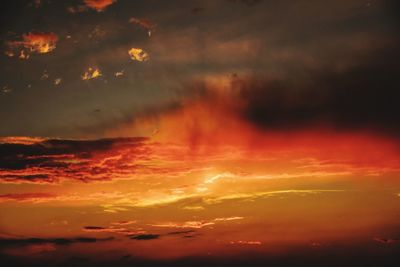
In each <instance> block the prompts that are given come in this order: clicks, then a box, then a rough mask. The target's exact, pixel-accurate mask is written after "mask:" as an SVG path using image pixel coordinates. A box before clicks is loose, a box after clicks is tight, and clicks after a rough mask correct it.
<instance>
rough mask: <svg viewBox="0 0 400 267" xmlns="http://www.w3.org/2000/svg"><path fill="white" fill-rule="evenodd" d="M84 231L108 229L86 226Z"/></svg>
mask: <svg viewBox="0 0 400 267" xmlns="http://www.w3.org/2000/svg"><path fill="white" fill-rule="evenodd" d="M83 229H85V230H104V229H106V228H104V227H101V226H84V227H83Z"/></svg>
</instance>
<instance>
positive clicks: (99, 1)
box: [84, 0, 116, 12]
mask: <svg viewBox="0 0 400 267" xmlns="http://www.w3.org/2000/svg"><path fill="white" fill-rule="evenodd" d="M84 2H85V5H86V6H87V7H89V8H93V9H95V10H96V11H97V12H101V11H104V10H105V9H106V8H107V7H108V6H110V5H112V4H113V3H114V2H116V0H84Z"/></svg>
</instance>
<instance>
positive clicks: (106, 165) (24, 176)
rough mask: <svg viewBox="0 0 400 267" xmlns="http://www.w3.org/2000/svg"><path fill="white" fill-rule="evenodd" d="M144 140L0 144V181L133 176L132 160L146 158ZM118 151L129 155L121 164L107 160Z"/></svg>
mask: <svg viewBox="0 0 400 267" xmlns="http://www.w3.org/2000/svg"><path fill="white" fill-rule="evenodd" d="M146 140H147V139H145V138H114V139H99V140H61V139H48V140H43V141H38V142H33V143H28V144H21V143H12V142H11V143H7V142H5V143H0V180H3V181H8V182H43V183H46V182H47V183H53V182H57V181H59V180H60V179H62V178H65V179H75V180H82V181H85V180H86V181H88V180H90V179H91V178H90V177H92V178H94V177H97V178H96V179H98V180H104V179H106V180H107V179H111V178H112V174H115V172H113V171H117V172H129V171H130V172H132V173H133V172H134V171H135V168H136V167H135V166H133V165H132V164H131V163H132V162H133V161H134V160H135V158H142V159H144V158H146V156H147V152H146V149H145V146H144V143H145V141H146ZM121 150H122V151H124V153H128V154H126V155H125V156H123V157H122V158H121V160H116V161H113V160H107V158H108V157H109V156H113V155H114V156H115V155H121V153H122V152H121ZM131 160H132V161H131ZM101 162H102V163H101ZM114 163H115V164H116V165H114ZM128 163H129V164H128ZM117 165H118V166H117ZM96 179H94V180H96Z"/></svg>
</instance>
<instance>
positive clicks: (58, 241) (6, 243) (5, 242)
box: [0, 237, 114, 247]
mask: <svg viewBox="0 0 400 267" xmlns="http://www.w3.org/2000/svg"><path fill="white" fill-rule="evenodd" d="M113 239H114V238H113V237H107V238H94V237H76V238H64V237H62V238H36V237H32V238H20V239H17V238H0V247H10V246H29V245H34V244H55V245H70V244H74V243H95V242H101V241H110V240H113Z"/></svg>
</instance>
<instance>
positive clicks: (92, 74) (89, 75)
mask: <svg viewBox="0 0 400 267" xmlns="http://www.w3.org/2000/svg"><path fill="white" fill-rule="evenodd" d="M100 76H102V74H101V71H100V69H99V68H88V70H87V71H85V72H84V73H83V75H82V76H81V77H82V80H84V81H85V80H91V79H96V78H98V77H100Z"/></svg>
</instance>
